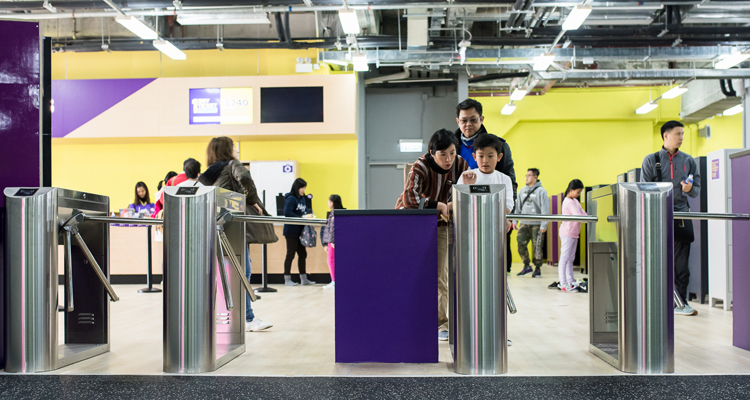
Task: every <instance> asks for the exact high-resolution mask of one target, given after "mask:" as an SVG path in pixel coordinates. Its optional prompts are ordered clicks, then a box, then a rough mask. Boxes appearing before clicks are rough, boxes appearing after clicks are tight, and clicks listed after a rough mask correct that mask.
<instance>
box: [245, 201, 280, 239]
mask: <svg viewBox="0 0 750 400" xmlns="http://www.w3.org/2000/svg"><path fill="white" fill-rule="evenodd" d="M258 206H259V207H260V209H261V210H263V215H265V216H269V215H270V214H268V211H266V207H265V206H264V205H263V203H261V202H258ZM245 210H246V213H247V214H248V215H261V214H259V213H258V210H256V209H255V207H253V206H251V205H248V206H246V207H245ZM245 240H246V241H247V243H248V244H270V243H276V242H278V241H279V237H278V236H277V235H276V231H275V230H274V229H273V224H272V223H270V222H252V223H247V225H246V226H245Z"/></svg>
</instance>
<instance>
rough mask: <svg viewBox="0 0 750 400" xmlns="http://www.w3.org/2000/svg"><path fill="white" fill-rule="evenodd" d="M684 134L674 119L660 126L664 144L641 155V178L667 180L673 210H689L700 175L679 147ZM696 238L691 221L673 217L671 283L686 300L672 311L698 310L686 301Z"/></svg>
mask: <svg viewBox="0 0 750 400" xmlns="http://www.w3.org/2000/svg"><path fill="white" fill-rule="evenodd" d="M684 135H685V130H684V127H683V125H682V124H681V123H679V122H677V121H669V122H667V123H665V124H664V125H662V126H661V138H662V140H663V141H664V145H663V146H662V147H661V149H660V150H659V151H657V152H656V153H652V154H649V155H647V156H646V158H644V159H643V165H642V166H641V182H669V183H671V184H672V186H673V192H674V211H690V206H689V205H688V196H689V197H698V195H699V194H700V191H701V177H700V172H699V170H698V167H697V166H696V164H695V160H694V159H693V157H691V156H690V154H687V153H683V152H681V151H680V146H682V140H683V137H684ZM693 240H695V237H694V234H693V221H690V220H685V219H676V220H674V287H675V290H676V291H677V294H679V295H680V297H681V298H682V301H683V302H684V303H685V307H684V308H683V309H679V308H677V307H675V309H674V314H675V315H696V314H698V311H697V310H695V309H693V308H692V307H690V306H689V305H688V302H687V300H688V299H687V287H688V283H690V269H689V268H688V258H689V257H690V243H692V242H693Z"/></svg>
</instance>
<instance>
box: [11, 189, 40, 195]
mask: <svg viewBox="0 0 750 400" xmlns="http://www.w3.org/2000/svg"><path fill="white" fill-rule="evenodd" d="M37 190H39V189H18V190H17V191H16V194H15V196H18V197H28V196H33V195H34V194H36V192H37Z"/></svg>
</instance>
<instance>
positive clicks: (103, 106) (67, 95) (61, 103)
mask: <svg viewBox="0 0 750 400" xmlns="http://www.w3.org/2000/svg"><path fill="white" fill-rule="evenodd" d="M153 81H154V79H101V80H98V79H97V80H93V79H83V80H55V81H52V100H54V101H55V103H54V105H55V112H53V113H52V137H53V138H61V137H65V135H67V134H69V133H70V132H73V131H74V130H76V129H78V128H79V127H81V125H83V124H85V123H86V122H89V121H91V120H92V119H93V118H94V117H96V116H97V115H99V114H101V113H103V112H105V111H107V110H109V109H110V108H112V107H113V106H114V105H116V104H117V103H119V102H121V101H123V100H125V99H126V98H127V97H129V96H130V95H132V94H133V93H135V92H137V91H139V90H141V89H142V88H143V87H144V86H146V85H148V84H149V83H151V82H153ZM133 117H134V118H137V117H138V116H137V115H134V116H133Z"/></svg>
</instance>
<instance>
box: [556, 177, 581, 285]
mask: <svg viewBox="0 0 750 400" xmlns="http://www.w3.org/2000/svg"><path fill="white" fill-rule="evenodd" d="M582 190H583V182H581V181H580V180H578V179H573V180H572V181H570V183H569V184H568V188H567V189H566V190H565V199H564V200H563V204H562V214H563V215H586V211H583V208H581V203H580V202H579V201H578V197H579V196H580V195H581V191H582ZM580 234H581V223H580V222H563V223H562V224H560V242H562V251H561V252H560V262H559V263H558V271H557V272H558V275H559V278H560V290H562V291H563V292H565V293H573V292H577V291H578V287H577V286H576V284H575V282H576V280H575V278H574V277H573V260H574V259H575V258H576V245H578V236H579V235H580Z"/></svg>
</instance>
